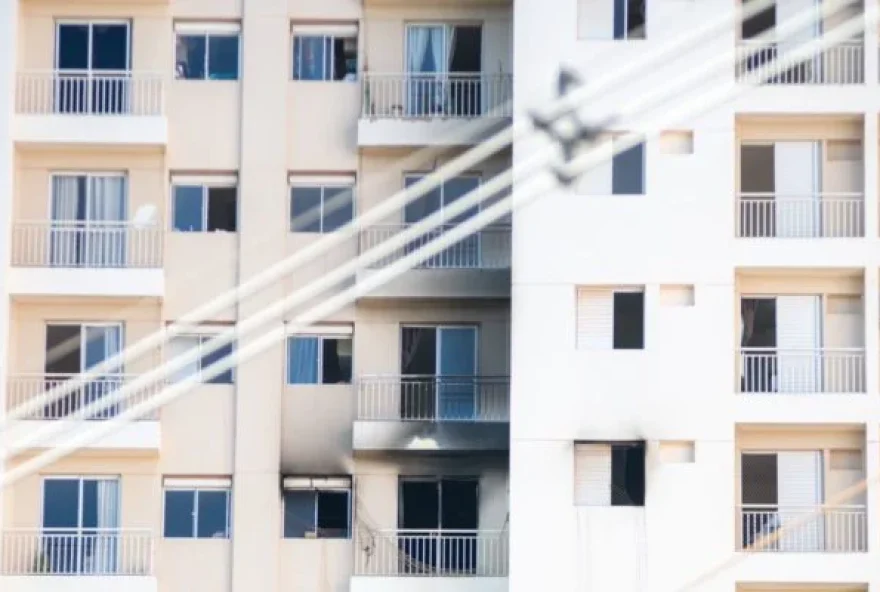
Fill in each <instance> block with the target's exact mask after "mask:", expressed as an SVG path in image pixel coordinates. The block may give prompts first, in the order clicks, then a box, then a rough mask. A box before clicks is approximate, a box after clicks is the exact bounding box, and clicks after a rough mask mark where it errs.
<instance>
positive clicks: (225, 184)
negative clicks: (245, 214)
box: [170, 178, 239, 234]
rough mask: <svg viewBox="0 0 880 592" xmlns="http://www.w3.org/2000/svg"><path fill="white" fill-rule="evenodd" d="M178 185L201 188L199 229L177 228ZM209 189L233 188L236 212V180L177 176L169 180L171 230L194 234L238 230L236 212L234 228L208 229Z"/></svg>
mask: <svg viewBox="0 0 880 592" xmlns="http://www.w3.org/2000/svg"><path fill="white" fill-rule="evenodd" d="M179 187H198V188H199V189H201V192H202V196H201V204H202V205H201V229H200V230H180V229H178V228H177V189H178V188H179ZM211 189H233V190H235V207H236V212H237V210H238V206H239V192H238V182H237V181H233V180H219V179H218V180H195V179H194V180H192V181H187V180H185V179H183V178H178V179H177V180H175V179H173V178H172V180H171V228H170V231H171V232H178V233H182V234H195V233H206V234H209V233H214V232H229V233H236V232H238V215H237V214H236V220H235V230H209V229H208V220H209V216H210V215H209V213H208V208H209V206H210V204H211V200H210V199H209V197H210V190H211Z"/></svg>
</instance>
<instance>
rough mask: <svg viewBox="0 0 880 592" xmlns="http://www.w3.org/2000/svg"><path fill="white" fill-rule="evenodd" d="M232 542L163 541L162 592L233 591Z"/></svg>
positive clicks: (159, 549)
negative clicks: (231, 576) (231, 572)
mask: <svg viewBox="0 0 880 592" xmlns="http://www.w3.org/2000/svg"><path fill="white" fill-rule="evenodd" d="M232 545H233V542H232V540H231V539H162V540H161V541H160V544H159V545H157V548H156V576H157V578H158V583H159V592H193V591H195V590H198V592H229V591H230V590H232V588H231V587H230V586H231V581H230V580H231V578H230V571H229V566H230V564H231V562H232V559H231V556H232Z"/></svg>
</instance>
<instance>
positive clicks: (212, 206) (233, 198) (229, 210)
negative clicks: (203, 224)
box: [208, 187, 238, 232]
mask: <svg viewBox="0 0 880 592" xmlns="http://www.w3.org/2000/svg"><path fill="white" fill-rule="evenodd" d="M237 196H238V191H237V190H236V188H235V187H210V188H208V232H216V231H225V232H235V229H236V227H237V218H238V199H237Z"/></svg>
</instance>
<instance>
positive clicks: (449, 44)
mask: <svg viewBox="0 0 880 592" xmlns="http://www.w3.org/2000/svg"><path fill="white" fill-rule="evenodd" d="M454 48H455V27H453V26H451V25H450V26H448V27H446V72H452V54H453V53H454V52H453V50H454Z"/></svg>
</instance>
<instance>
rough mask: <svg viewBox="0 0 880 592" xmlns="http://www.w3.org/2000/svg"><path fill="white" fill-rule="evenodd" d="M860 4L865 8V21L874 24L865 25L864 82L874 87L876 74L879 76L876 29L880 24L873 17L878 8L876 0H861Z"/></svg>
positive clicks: (875, 15) (879, 58) (879, 27)
mask: <svg viewBox="0 0 880 592" xmlns="http://www.w3.org/2000/svg"><path fill="white" fill-rule="evenodd" d="M862 5H863V6H864V9H865V22H866V24H867V23H872V22H874V23H875V24H872V25H869V26H866V27H865V35H864V39H865V84H867V85H868V86H874V87H876V86H877V84H878V76H880V53H878V52H880V39H878V29H880V26H878V24H876V21H875V20H874V19H876V18H877V12H878V10H880V8H878V5H877V2H876V0H863V3H862Z"/></svg>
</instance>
